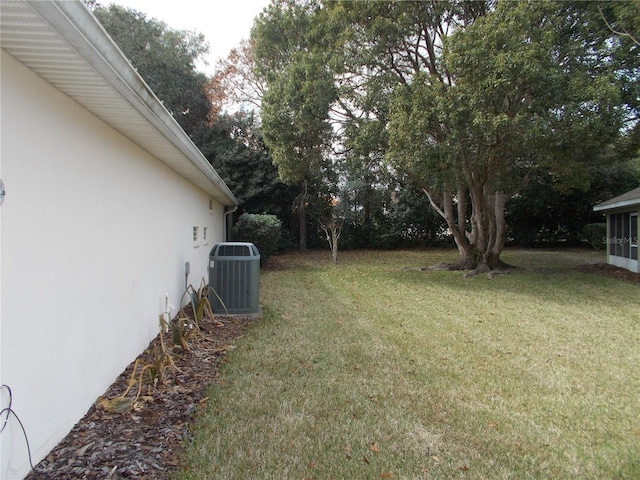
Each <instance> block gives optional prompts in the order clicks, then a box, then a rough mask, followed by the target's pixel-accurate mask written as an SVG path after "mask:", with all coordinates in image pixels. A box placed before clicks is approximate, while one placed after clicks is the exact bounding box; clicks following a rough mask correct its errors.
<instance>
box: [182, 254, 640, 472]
mask: <svg viewBox="0 0 640 480" xmlns="http://www.w3.org/2000/svg"><path fill="white" fill-rule="evenodd" d="M456 255H457V253H456V252H453V251H444V250H436V251H424V252H420V251H403V252H396V251H393V252H341V254H340V261H341V264H340V265H338V266H334V265H333V264H332V263H331V258H330V255H329V253H328V252H322V253H318V252H314V253H312V254H309V255H304V256H303V255H299V254H289V255H285V256H280V257H277V258H276V259H275V260H276V261H278V262H279V263H280V264H281V266H282V267H283V268H282V269H279V270H267V271H262V272H261V286H260V288H261V292H260V293H261V302H262V305H263V308H264V311H265V317H264V319H263V320H261V321H260V322H258V323H256V324H254V325H253V326H252V327H251V328H250V329H249V331H248V332H247V334H246V335H245V336H244V338H243V339H242V340H240V341H239V342H238V343H237V345H236V347H237V348H236V349H235V350H234V351H233V352H232V353H231V354H230V355H229V357H228V363H227V364H226V365H225V366H224V368H223V370H222V372H221V376H220V383H219V384H218V385H215V386H214V387H212V388H211V392H210V398H209V406H208V409H207V411H206V413H204V414H202V415H201V417H200V418H199V419H198V429H197V431H196V432H195V440H194V442H193V444H192V445H190V446H189V447H188V450H187V452H186V455H185V456H184V459H183V460H184V464H185V465H184V466H185V468H184V471H183V472H182V473H181V474H180V475H179V476H178V477H177V478H179V479H182V480H184V479H198V480H202V479H301V480H302V479H370V478H371V479H375V478H395V479H422V478H443V479H449V478H469V479H471V478H474V479H475V478H481V479H484V478H489V479H502V478H511V479H526V478H540V479H550V478H563V479H564V478H566V479H581V478H582V479H603V478H640V368H639V367H640V289H639V288H638V284H637V283H630V282H623V281H621V280H615V279H609V278H604V277H601V276H597V275H593V274H584V273H579V272H578V271H576V270H575V269H574V268H572V267H574V266H575V265H577V264H579V263H583V262H601V261H603V260H604V254H603V253H599V252H589V251H584V252H580V251H571V252H552V251H531V250H525V251H522V250H513V251H507V252H505V254H504V255H503V259H504V260H505V261H507V262H508V263H512V264H515V265H519V266H523V267H529V268H526V269H522V270H518V271H515V272H513V273H511V274H509V275H499V276H497V277H496V278H495V279H489V278H487V277H485V276H477V277H474V278H470V279H464V278H463V277H462V274H461V273H460V272H443V271H433V272H421V271H417V270H409V269H404V268H403V267H419V266H425V265H430V264H435V263H438V262H442V261H447V260H449V261H450V260H455V258H456Z"/></svg>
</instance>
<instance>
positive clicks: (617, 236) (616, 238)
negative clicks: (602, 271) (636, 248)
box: [612, 213, 623, 257]
mask: <svg viewBox="0 0 640 480" xmlns="http://www.w3.org/2000/svg"><path fill="white" fill-rule="evenodd" d="M615 217H616V230H615V232H614V234H613V238H612V241H613V243H615V245H616V251H615V256H616V257H621V256H622V242H623V240H622V215H621V214H619V213H617V214H616V215H615Z"/></svg>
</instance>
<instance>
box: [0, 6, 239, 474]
mask: <svg viewBox="0 0 640 480" xmlns="http://www.w3.org/2000/svg"><path fill="white" fill-rule="evenodd" d="M0 46H1V47H2V48H1V50H0V53H1V55H2V56H1V59H0V60H1V82H2V83H1V84H0V85H1V88H0V94H1V96H0V101H1V103H0V109H1V110H0V114H1V131H0V133H1V137H0V142H1V150H0V177H1V179H2V182H3V184H4V188H6V195H4V196H3V197H2V198H3V203H2V205H1V206H0V240H1V241H0V262H1V263H0V273H1V277H0V295H1V296H0V383H1V384H3V385H7V386H8V387H10V388H11V391H12V392H13V399H12V400H13V402H12V404H11V408H12V410H13V412H15V414H16V415H17V417H18V418H19V419H20V420H21V421H22V424H23V425H24V429H25V431H26V435H27V438H28V442H29V446H30V448H31V455H32V460H33V463H34V464H35V463H37V462H38V461H40V460H41V459H42V458H44V457H45V456H46V454H47V453H48V452H49V451H50V450H51V449H52V448H53V447H55V446H56V444H57V443H58V442H59V441H60V440H61V439H62V438H64V436H65V435H66V434H67V433H68V432H69V431H70V429H71V428H72V427H73V426H74V425H75V424H76V423H77V421H78V420H79V419H80V418H82V416H83V415H84V414H85V413H86V412H87V410H88V409H89V408H90V407H91V405H92V404H93V403H94V401H95V400H96V399H97V397H99V396H100V395H101V394H103V393H104V392H105V391H106V389H107V388H108V387H109V385H110V384H111V383H112V382H113V381H114V380H115V379H116V378H117V376H118V375H119V374H120V373H121V372H122V371H123V370H124V369H125V368H126V366H127V365H128V364H129V363H130V362H131V361H133V360H134V359H135V358H136V357H137V355H138V354H140V353H141V352H142V351H143V350H144V349H145V348H146V347H147V346H148V344H149V342H150V341H151V340H152V339H153V338H154V337H155V336H156V335H157V334H158V332H159V323H158V317H159V315H160V314H161V313H162V312H163V311H164V308H165V299H166V295H167V294H168V295H169V300H170V301H171V302H172V303H173V305H176V306H177V305H178V303H179V302H180V298H181V295H182V293H183V291H184V289H185V278H186V273H187V272H186V266H187V263H188V264H189V266H190V275H189V276H188V280H189V283H193V284H195V285H197V284H199V283H200V280H201V278H203V277H204V278H205V279H206V278H207V266H208V256H209V251H210V250H211V248H212V247H213V245H214V244H215V243H216V242H221V241H224V240H225V219H226V217H227V216H228V215H227V214H228V213H229V212H230V211H232V210H233V209H234V208H235V207H236V205H237V200H236V198H235V197H234V195H233V194H232V193H231V191H230V190H229V189H228V188H227V186H226V185H225V184H224V182H223V181H222V180H221V179H220V177H219V176H218V175H217V173H216V172H215V170H214V169H213V168H212V167H211V166H210V165H209V163H208V162H207V160H206V159H205V157H204V156H203V155H202V153H201V152H200V151H199V150H198V149H197V148H196V147H195V145H194V144H193V143H192V142H191V140H190V139H189V137H188V136H187V135H186V134H185V133H184V132H183V131H182V130H181V129H180V127H179V126H178V124H177V123H176V122H175V121H174V119H173V118H172V117H171V115H170V114H169V113H168V112H167V110H166V109H165V108H164V107H163V105H162V103H161V102H160V101H159V100H158V99H157V98H156V96H155V95H154V94H153V92H152V91H151V90H150V89H149V87H148V86H147V85H146V84H145V83H144V81H143V80H142V79H141V78H140V76H139V75H138V74H137V73H136V71H135V70H134V69H133V68H132V66H131V64H130V63H129V62H128V61H127V59H126V58H125V57H124V56H123V54H122V53H121V51H120V50H119V49H118V48H117V47H116V45H115V44H114V43H113V41H112V40H111V38H110V37H109V36H108V35H107V33H106V32H105V30H104V29H103V28H102V27H101V26H100V24H99V23H98V22H97V21H96V19H95V18H94V16H93V15H92V14H91V13H90V12H89V11H88V10H87V8H86V7H85V6H84V4H83V3H82V2H79V1H73V2H69V1H64V2H55V1H51V0H38V1H20V2H16V1H7V0H2V1H1V2H0ZM0 402H1V408H2V409H5V408H7V407H8V406H9V395H8V389H7V388H6V387H2V389H0ZM0 427H1V428H2V433H1V435H0V443H1V450H0V456H1V457H0V478H1V479H2V480H10V479H19V478H23V477H24V476H25V475H26V474H28V472H29V461H28V456H27V444H26V442H25V438H24V435H23V432H22V430H21V427H20V424H19V423H18V421H17V419H16V416H14V415H13V414H11V415H10V414H9V413H8V412H7V411H6V410H3V412H2V415H1V416H0Z"/></svg>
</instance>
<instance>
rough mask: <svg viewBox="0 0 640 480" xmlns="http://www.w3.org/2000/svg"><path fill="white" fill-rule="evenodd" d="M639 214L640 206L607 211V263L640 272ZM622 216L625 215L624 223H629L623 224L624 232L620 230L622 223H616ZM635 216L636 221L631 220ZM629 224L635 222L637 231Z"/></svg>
mask: <svg viewBox="0 0 640 480" xmlns="http://www.w3.org/2000/svg"><path fill="white" fill-rule="evenodd" d="M621 214H628V215H627V216H624V215H621ZM639 216H640V208H639V207H629V208H621V209H614V210H610V211H608V212H607V263H609V264H611V265H615V266H616V267H621V268H625V269H627V270H630V271H632V272H636V273H640V262H639V261H638V255H639V252H638V239H639V238H640V222H638V217H639ZM620 217H624V221H625V222H624V223H626V224H627V225H626V226H625V225H623V226H622V232H623V233H622V234H621V233H620V231H618V230H620V225H617V226H616V225H615V223H616V221H617V220H619V219H620ZM633 217H635V221H634V222H631V221H630V220H631V218H633ZM629 224H631V226H633V225H634V224H635V231H632V229H631V228H630V225H629ZM614 230H615V231H614Z"/></svg>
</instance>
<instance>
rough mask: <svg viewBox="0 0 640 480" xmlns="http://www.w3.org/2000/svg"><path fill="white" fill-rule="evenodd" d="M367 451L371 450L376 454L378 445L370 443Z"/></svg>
mask: <svg viewBox="0 0 640 480" xmlns="http://www.w3.org/2000/svg"><path fill="white" fill-rule="evenodd" d="M369 450H371V451H372V452H373V453H378V444H377V443H375V442H374V443H372V444H371V446H370V447H369Z"/></svg>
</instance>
